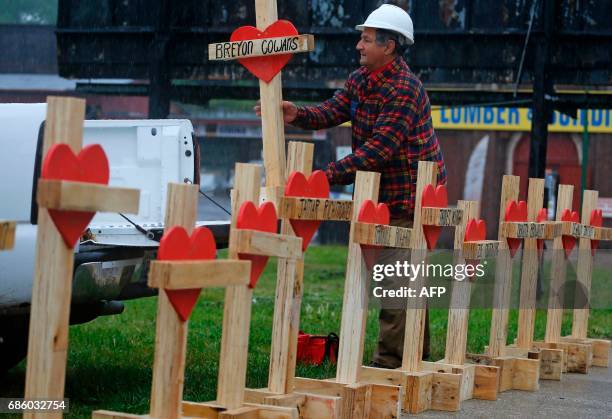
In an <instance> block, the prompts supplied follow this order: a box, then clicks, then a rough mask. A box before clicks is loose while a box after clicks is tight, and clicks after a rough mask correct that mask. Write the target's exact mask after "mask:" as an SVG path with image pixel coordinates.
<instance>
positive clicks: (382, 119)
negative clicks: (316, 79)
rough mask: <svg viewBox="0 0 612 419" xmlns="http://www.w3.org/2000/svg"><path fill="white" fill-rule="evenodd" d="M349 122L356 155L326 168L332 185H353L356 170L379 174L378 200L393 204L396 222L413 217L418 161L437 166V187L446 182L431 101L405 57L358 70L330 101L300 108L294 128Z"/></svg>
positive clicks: (321, 127)
mask: <svg viewBox="0 0 612 419" xmlns="http://www.w3.org/2000/svg"><path fill="white" fill-rule="evenodd" d="M347 121H351V123H352V137H353V140H352V149H353V153H352V154H349V155H348V156H346V157H344V158H343V159H341V160H339V161H336V162H332V163H330V164H329V165H328V166H327V169H326V171H325V172H326V174H327V178H328V179H329V181H330V183H331V184H342V185H346V184H349V183H353V182H354V181H355V173H356V172H357V171H358V170H364V171H372V172H380V173H381V183H380V194H379V201H380V202H385V203H387V205H389V210H390V211H391V216H392V217H394V218H406V217H408V216H410V217H411V216H412V215H413V212H414V197H415V194H416V180H417V179H416V178H417V168H418V162H419V160H430V161H435V162H437V164H438V184H445V183H446V167H445V166H444V159H443V157H442V152H441V151H440V146H439V143H438V138H437V137H436V133H435V132H434V129H433V125H432V122H431V109H430V105H429V98H428V96H427V93H426V92H425V88H424V87H423V85H422V84H421V82H420V80H419V79H418V78H417V77H416V76H415V75H414V74H413V73H412V72H411V71H410V68H409V67H408V65H407V64H406V63H405V62H404V60H403V59H402V58H401V57H397V58H396V59H395V60H394V61H392V62H391V63H389V64H388V65H387V66H385V67H384V68H383V69H382V71H379V72H375V73H370V72H369V71H368V70H367V69H366V68H365V67H361V68H360V69H358V70H356V71H354V72H353V73H351V75H350V76H349V78H348V80H347V81H346V84H345V85H344V89H341V90H338V91H337V92H336V93H335V94H334V96H333V97H332V98H331V99H329V100H326V101H325V102H323V103H321V104H320V105H317V106H306V107H301V106H300V107H298V113H297V117H296V119H295V120H294V121H293V122H292V125H295V126H298V127H301V128H305V129H323V128H329V127H332V126H336V125H339V124H341V123H343V122H347Z"/></svg>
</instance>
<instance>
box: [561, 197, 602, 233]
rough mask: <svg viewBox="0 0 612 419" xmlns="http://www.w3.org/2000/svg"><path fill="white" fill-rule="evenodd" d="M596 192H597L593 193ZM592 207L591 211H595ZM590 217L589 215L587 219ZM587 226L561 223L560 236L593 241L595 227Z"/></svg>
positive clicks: (570, 222)
mask: <svg viewBox="0 0 612 419" xmlns="http://www.w3.org/2000/svg"><path fill="white" fill-rule="evenodd" d="M593 192H597V191H593ZM595 208H596V206H595V207H593V209H595ZM590 216H591V215H590V214H589V217H590ZM589 222H590V220H589V221H587V224H581V223H574V222H572V221H561V234H562V235H564V236H572V237H575V238H585V239H595V227H593V226H591V225H588V223H589Z"/></svg>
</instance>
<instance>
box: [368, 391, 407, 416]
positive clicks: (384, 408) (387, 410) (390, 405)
mask: <svg viewBox="0 0 612 419" xmlns="http://www.w3.org/2000/svg"><path fill="white" fill-rule="evenodd" d="M368 387H369V394H368V403H369V408H368V409H367V410H369V416H368V417H369V418H399V417H400V416H401V401H402V399H403V397H404V390H403V388H402V387H400V386H386V385H376V384H370V385H369V386H368ZM367 410H366V411H367Z"/></svg>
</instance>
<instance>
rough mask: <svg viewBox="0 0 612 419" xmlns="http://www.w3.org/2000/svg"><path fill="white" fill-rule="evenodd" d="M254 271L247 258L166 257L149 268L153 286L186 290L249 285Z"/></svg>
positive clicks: (151, 285) (149, 281) (153, 262)
mask: <svg viewBox="0 0 612 419" xmlns="http://www.w3.org/2000/svg"><path fill="white" fill-rule="evenodd" d="M250 275H251V262H250V261H248V260H229V259H228V260H209V261H208V260H207V261H196V260H186V261H165V260H154V261H152V262H151V265H150V270H149V280H148V285H149V287H151V288H165V289H169V290H185V289H193V288H215V287H228V286H236V285H247V284H248V283H249V279H250Z"/></svg>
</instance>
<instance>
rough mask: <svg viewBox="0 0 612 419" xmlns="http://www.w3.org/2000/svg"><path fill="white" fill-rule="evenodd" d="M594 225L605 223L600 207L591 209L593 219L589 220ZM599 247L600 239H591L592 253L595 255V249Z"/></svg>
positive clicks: (599, 225) (598, 225)
mask: <svg viewBox="0 0 612 419" xmlns="http://www.w3.org/2000/svg"><path fill="white" fill-rule="evenodd" d="M589 224H591V225H592V226H593V227H601V226H602V224H603V213H602V211H601V210H600V209H594V210H593V211H591V220H590V222H589ZM598 247H599V240H591V255H593V256H595V251H596V250H597V248H598Z"/></svg>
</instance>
